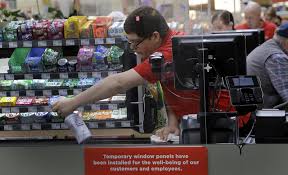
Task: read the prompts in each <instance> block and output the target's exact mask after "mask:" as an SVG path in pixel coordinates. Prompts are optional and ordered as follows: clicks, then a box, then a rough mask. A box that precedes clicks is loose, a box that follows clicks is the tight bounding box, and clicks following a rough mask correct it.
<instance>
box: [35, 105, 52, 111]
mask: <svg viewBox="0 0 288 175" xmlns="http://www.w3.org/2000/svg"><path fill="white" fill-rule="evenodd" d="M38 111H39V110H38ZM41 111H42V112H52V109H51V107H50V106H43V108H42V110H41Z"/></svg>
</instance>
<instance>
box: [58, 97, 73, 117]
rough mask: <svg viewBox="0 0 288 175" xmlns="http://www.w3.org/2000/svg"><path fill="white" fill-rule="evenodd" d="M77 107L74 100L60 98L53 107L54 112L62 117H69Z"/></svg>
mask: <svg viewBox="0 0 288 175" xmlns="http://www.w3.org/2000/svg"><path fill="white" fill-rule="evenodd" d="M77 107H78V106H77V104H76V103H75V102H74V99H73V98H60V99H59V101H57V102H56V103H54V104H53V105H52V110H53V111H54V112H57V113H58V115H60V116H62V117H67V116H68V115H69V114H71V113H73V112H74V110H75V109H76V108H77Z"/></svg>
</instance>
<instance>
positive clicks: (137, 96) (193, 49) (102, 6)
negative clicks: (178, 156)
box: [0, 0, 288, 175]
mask: <svg viewBox="0 0 288 175" xmlns="http://www.w3.org/2000/svg"><path fill="white" fill-rule="evenodd" d="M141 7H152V8H153V9H155V10H156V11H157V12H159V14H160V15H161V16H163V17H164V19H165V21H166V23H167V25H168V27H169V32H175V33H177V34H175V35H174V34H173V36H170V35H169V36H168V34H167V36H165V39H163V38H161V42H162V43H160V44H161V47H159V48H156V49H155V48H154V49H153V52H152V53H153V54H152V53H150V54H149V56H147V58H146V57H145V60H144V59H143V58H142V57H141V54H139V53H138V49H141V46H143V45H145V43H146V42H147V43H148V42H149V41H150V39H151V38H152V35H150V36H148V37H147V36H146V37H144V36H142V38H141V37H140V38H141V39H140V40H139V39H138V40H136V41H137V42H136V41H135V42H134V41H133V39H131V38H129V37H131V36H130V34H131V33H126V32H125V30H126V28H125V25H126V21H127V20H128V19H129V15H131V14H133V12H135V11H134V10H135V9H138V8H141ZM227 14H228V17H227ZM224 15H226V16H224ZM146 19H148V18H143V19H142V18H139V16H136V22H137V21H138V20H139V21H140V22H141V20H146ZM130 20H131V19H130ZM227 20H228V22H227ZM257 20H258V21H257ZM139 21H138V22H139ZM127 23H128V22H127ZM149 25H150V24H149ZM152 25H153V24H151V26H152ZM142 27H143V30H144V29H147V28H149V27H150V26H149V27H148V26H147V27H146V26H144V25H142ZM132 28H133V27H132ZM136 28H137V26H136ZM140 30H142V29H140ZM155 32H156V33H157V34H159V33H158V31H154V33H155ZM154 33H153V34H154ZM132 34H133V32H132ZM135 34H136V33H135ZM178 35H180V36H178ZM136 36H138V38H139V36H140V35H137V34H136ZM153 36H154V35H153ZM159 36H160V35H159ZM161 37H162V36H161ZM167 37H170V38H169V39H170V40H169V39H168V40H169V41H166V38H167ZM279 38H280V39H279ZM276 40H277V41H276ZM286 40H287V41H286ZM138 41H139V42H138ZM274 41H275V43H276V44H275V43H274ZM165 42H167V43H165ZM284 42H287V43H288V1H287V0H96V1H95V0H0V155H1V158H0V164H1V165H0V172H1V173H0V174H5V175H10V174H11V175H14V174H19V173H21V174H23V175H26V174H27V175H28V174H29V175H34V174H35V175H36V174H43V175H46V174H47V175H48V174H71V175H74V174H75V175H76V174H78V175H79V174H87V175H88V174H89V173H87V170H86V165H85V163H86V162H85V161H83V160H84V158H83V157H85V151H84V149H85V147H87V146H88V147H95V148H97V147H107V148H114V147H128V148H130V147H134V145H135V146H136V147H137V146H139V145H140V146H142V147H146V146H147V147H160V148H161V147H173V146H176V147H177V146H181V145H182V146H183V145H185V146H188V147H189V146H195V145H196V146H204V147H206V148H207V149H208V174H209V175H218V174H221V175H223V174H224V175H226V174H227V175H228V174H229V175H231V174H237V175H238V174H239V175H240V174H247V175H250V174H262V175H266V174H267V175H268V174H275V173H276V174H279V175H280V174H285V173H287V172H286V164H285V162H287V160H288V159H287V155H288V152H287V145H285V144H287V143H288V134H287V133H288V127H287V126H288V125H287V119H286V118H287V114H286V111H287V110H286V109H288V107H287V106H288V102H287V100H285V99H286V94H285V93H287V92H286V91H285V89H286V88H287V87H288V84H287V83H286V82H285V78H288V77H287V75H288V74H287V75H286V74H285V71H284V70H285V69H286V68H288V67H285V66H288V63H287V64H286V62H287V59H288V54H287V53H288V44H287V43H286V45H285V44H283V43H284ZM279 43H280V44H279ZM281 44H283V45H281ZM148 45H149V44H147V47H148ZM151 45H152V44H151ZM276 45H277V46H276ZM278 45H279V46H278ZM132 46H133V47H132ZM162 46H163V47H169V48H166V49H167V50H168V52H169V54H168V55H169V56H168V57H169V58H167V57H165V56H166V53H165V54H164V52H165V51H167V50H165V49H163V48H162ZM150 47H151V48H153V46H150ZM161 49H163V53H161ZM261 49H262V50H261ZM275 50H277V51H275ZM279 50H281V51H279ZM154 52H155V53H154ZM156 52H157V53H156ZM261 54H263V55H261ZM269 54H270V55H269ZM271 55H272V56H271ZM253 57H257V58H258V60H256V61H255V59H254V60H253V59H252V58H253ZM264 57H265V59H264ZM262 58H263V59H262ZM280 58H281V60H282V61H283V62H284V63H283V64H282V62H280V61H281V60H280V61H277V60H276V59H280ZM285 59H286V61H285ZM259 60H260V61H259ZM144 64H145V65H146V67H144ZM256 64H259V65H260V64H262V65H265V66H267V65H268V64H270V66H271V68H269V69H268V68H267V67H265V66H262V65H260V68H259V66H258V67H257V65H256ZM253 66H254V67H253ZM261 66H262V67H261ZM272 66H274V67H272ZM144 68H145V69H144ZM279 69H281V70H280V71H279ZM131 70H132V72H134V74H135V73H136V74H137V73H138V74H137V76H138V77H140V78H141V80H142V81H140V82H141V83H142V84H141V85H139V86H138V85H137V86H134V87H131V85H130V86H129V85H127V87H129V88H128V89H127V88H126V87H125V88H122V87H121V86H120V89H119V88H118V89H117V90H116V91H117V93H114V91H113V92H111V96H109V95H108V96H107V95H106V94H107V93H108V92H107V91H108V90H106V91H105V90H102V89H105V88H107V89H108V88H110V87H112V86H114V84H115V83H114V82H113V81H110V82H108V80H111V78H110V77H117V75H119V77H121V75H125V74H126V76H127V75H129V73H130V72H131ZM210 70H211V71H210ZM138 71H139V72H138ZM141 71H142V72H141ZM143 71H146V73H143ZM147 72H148V73H147ZM273 73H274V74H273ZM134 74H133V75H134ZM142 74H143V75H142ZM147 74H149V75H147ZM145 75H147V76H148V78H147V79H146V77H145ZM151 77H153V78H155V77H156V79H157V80H155V81H154V79H153V81H150V79H149V78H151ZM109 78H110V79H109ZM129 78H130V77H129V76H127V79H129ZM137 80H138V79H137ZM106 82H108V85H107V84H106ZM127 82H128V83H132V82H133V80H131V81H130V82H129V81H128V80H127ZM144 82H145V83H144ZM285 83H286V84H285ZM132 84H133V83H132ZM134 84H140V83H134ZM105 85H107V86H105ZM94 87H95V88H94ZM101 87H102V89H101ZM115 87H117V86H116V85H115ZM93 88H94V89H93ZM169 88H170V89H169ZM89 90H90V96H91V95H93V93H94V94H97V93H98V91H99V92H103V94H104V92H105V95H102V94H99V93H98V95H96V96H97V98H94V99H92V98H91V99H90V100H89V102H88V100H86V101H87V102H86V103H85V104H84V103H82V104H84V105H79V106H77V107H76V108H75V110H74V109H73V110H72V111H71V112H72V114H71V113H70V114H69V115H61V113H62V114H63V113H64V112H63V110H64V107H65V105H66V106H69V105H70V103H68V102H67V103H64V102H65V100H67V101H69V100H70V101H71V102H72V101H73V99H74V101H75V99H80V97H81V95H82V97H83V96H84V95H83V94H85V92H87V91H89ZM92 90H94V91H93V93H91V92H92ZM113 90H114V89H113ZM111 91H112V90H111ZM189 93H190V94H189ZM87 94H89V93H86V94H85V95H86V97H88V96H89V95H87ZM108 94H109V93H108ZM171 94H172V95H171ZM179 94H181V95H179ZM183 94H189V95H187V96H185V95H183ZM272 96H273V97H275V98H277V99H273V98H272ZM63 97H64V98H63ZM102 97H105V98H102ZM269 97H271V98H269ZM95 99H97V100H96V101H95ZM287 99H288V95H287ZM93 100H94V101H93ZM181 100H182V101H181ZM185 100H186V102H187V101H189V102H187V104H186V102H184V103H182V102H183V101H185ZM277 100H278V101H277ZM61 103H62V106H61V107H62V109H61V108H58V109H56V106H57V104H58V106H59V105H60V104H61ZM191 103H193V105H192V106H191V109H190V106H188V107H187V105H188V104H189V105H190V104H191ZM173 105H178V106H180V107H177V106H176V107H175V106H173ZM71 106H73V105H72V103H71ZM188 108H189V109H188ZM192 108H193V109H194V108H195V109H196V110H194V111H193V109H192ZM66 109H68V107H67V108H66ZM186 110H187V111H189V112H187V111H186ZM73 111H74V112H73ZM191 111H193V113H192V112H191ZM178 114H179V115H178ZM180 114H181V115H180ZM171 116H172V119H171ZM173 116H174V117H175V116H176V118H173ZM175 121H176V128H172V125H171V123H173V122H174V123H175ZM265 164H268V166H266V165H265ZM71 165H73V166H71ZM74 165H76V166H74ZM263 165H265V166H263ZM15 166H16V167H17V168H15ZM84 172H85V173H84ZM154 173H155V172H154ZM112 174H113V173H112ZM167 174H168V173H167ZM180 174H181V173H180ZM192 174H193V172H192Z"/></svg>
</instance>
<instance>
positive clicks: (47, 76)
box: [42, 73, 50, 79]
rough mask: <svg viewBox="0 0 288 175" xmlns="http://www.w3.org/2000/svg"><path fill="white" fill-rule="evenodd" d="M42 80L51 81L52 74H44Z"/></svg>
mask: <svg viewBox="0 0 288 175" xmlns="http://www.w3.org/2000/svg"><path fill="white" fill-rule="evenodd" d="M42 79H50V74H49V73H44V74H42Z"/></svg>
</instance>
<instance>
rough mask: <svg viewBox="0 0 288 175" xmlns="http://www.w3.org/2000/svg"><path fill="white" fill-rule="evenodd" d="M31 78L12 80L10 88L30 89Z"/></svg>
mask: <svg viewBox="0 0 288 175" xmlns="http://www.w3.org/2000/svg"><path fill="white" fill-rule="evenodd" d="M32 83H33V80H14V81H13V83H12V85H11V88H12V90H22V89H26V90H27V89H31V87H32Z"/></svg>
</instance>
